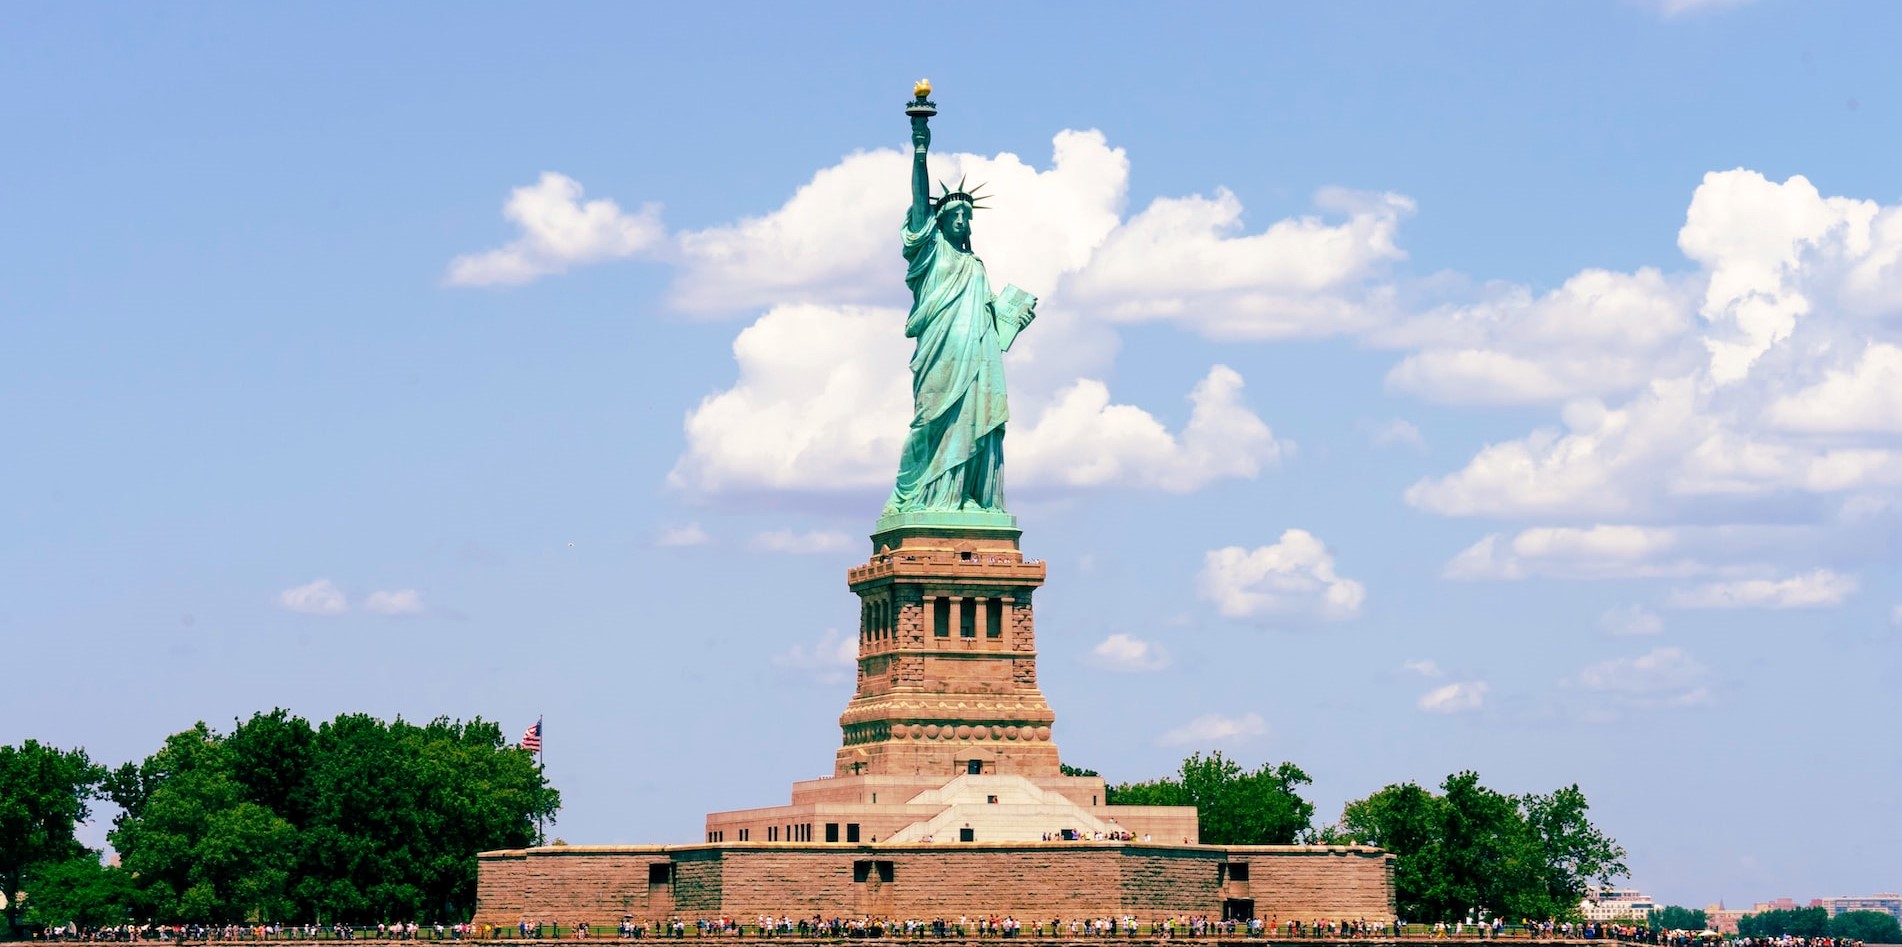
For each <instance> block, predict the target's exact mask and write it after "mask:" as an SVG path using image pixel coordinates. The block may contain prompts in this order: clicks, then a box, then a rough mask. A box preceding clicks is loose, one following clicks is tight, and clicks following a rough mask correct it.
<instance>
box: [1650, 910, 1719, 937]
mask: <svg viewBox="0 0 1902 947" xmlns="http://www.w3.org/2000/svg"><path fill="white" fill-rule="evenodd" d="M1645 923H1646V924H1647V925H1649V926H1650V928H1651V929H1652V930H1654V931H1701V930H1706V929H1708V928H1707V925H1708V918H1706V917H1705V914H1704V911H1703V909H1701V908H1687V907H1680V906H1678V905H1675V904H1670V905H1666V906H1664V907H1661V908H1658V909H1657V910H1655V911H1652V912H1651V913H1650V914H1648V915H1646V916H1645Z"/></svg>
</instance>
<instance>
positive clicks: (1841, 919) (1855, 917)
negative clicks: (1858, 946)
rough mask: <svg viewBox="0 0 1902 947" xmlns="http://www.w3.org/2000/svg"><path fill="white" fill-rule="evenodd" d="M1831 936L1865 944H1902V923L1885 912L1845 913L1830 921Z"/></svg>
mask: <svg viewBox="0 0 1902 947" xmlns="http://www.w3.org/2000/svg"><path fill="white" fill-rule="evenodd" d="M1829 936H1831V937H1845V938H1848V939H1850V940H1859V941H1862V942H1863V943H1865V944H1902V922H1898V921H1897V920H1896V919H1895V915H1893V914H1889V913H1887V912H1884V911H1844V912H1843V913H1841V914H1838V915H1836V916H1835V917H1832V918H1830V919H1829Z"/></svg>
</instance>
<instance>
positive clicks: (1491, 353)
mask: <svg viewBox="0 0 1902 947" xmlns="http://www.w3.org/2000/svg"><path fill="white" fill-rule="evenodd" d="M1693 309H1694V300H1693V298H1692V297H1691V296H1690V294H1688V293H1687V292H1685V290H1684V288H1683V287H1681V286H1678V285H1674V284H1673V283H1672V282H1670V281H1669V280H1667V279H1666V278H1665V277H1664V275H1663V274H1661V273H1660V272H1658V271H1657V270H1653V269H1644V270H1639V271H1638V272H1636V273H1614V272H1610V271H1607V270H1585V271H1584V272H1581V273H1579V274H1577V275H1575V276H1573V277H1572V278H1571V279H1569V280H1567V281H1566V282H1565V284H1564V285H1563V286H1561V287H1559V288H1558V289H1555V290H1552V291H1551V292H1549V293H1547V294H1545V295H1544V296H1539V297H1534V296H1533V295H1532V293H1531V291H1530V290H1528V289H1526V288H1525V287H1522V286H1498V287H1492V288H1491V289H1490V291H1489V292H1488V294H1487V296H1486V298H1484V299H1482V300H1481V301H1479V302H1476V303H1472V304H1469V305H1465V306H1451V307H1447V308H1444V309H1441V310H1438V311H1435V312H1432V313H1429V314H1428V315H1426V316H1424V317H1421V318H1420V319H1418V320H1415V322H1414V323H1413V324H1411V325H1409V326H1407V327H1405V328H1404V329H1401V330H1396V337H1397V338H1405V337H1413V338H1417V339H1419V340H1420V341H1422V342H1424V347H1423V348H1422V349H1421V350H1420V351H1418V352H1415V353H1414V354H1412V355H1408V356H1407V357H1406V358H1405V359H1403V360H1402V361H1401V362H1400V364H1399V365H1396V366H1394V368H1393V369H1392V371H1390V372H1389V373H1388V375H1387V383H1388V384H1389V385H1391V386H1392V387H1394V388H1397V389H1399V390H1401V391H1406V392H1409V393H1412V394H1416V395H1419V396H1421V397H1424V398H1429V399H1432V400H1435V401H1442V402H1447V403H1452V404H1531V403H1541V402H1544V403H1561V402H1564V401H1567V400H1570V399H1573V398H1581V397H1590V396H1601V395H1610V394H1618V393H1624V392H1630V391H1635V390H1637V389H1639V388H1642V387H1644V386H1645V385H1646V384H1648V383H1649V382H1650V381H1651V379H1653V378H1656V377H1658V375H1660V374H1664V373H1667V372H1668V373H1676V372H1679V371H1683V370H1688V369H1689V368H1691V367H1692V366H1693V365H1694V359H1695V355H1696V349H1695V347H1694V346H1693V345H1692V344H1690V343H1691V340H1692V330H1693V329H1694V328H1695V322H1696V319H1695V316H1694V314H1693Z"/></svg>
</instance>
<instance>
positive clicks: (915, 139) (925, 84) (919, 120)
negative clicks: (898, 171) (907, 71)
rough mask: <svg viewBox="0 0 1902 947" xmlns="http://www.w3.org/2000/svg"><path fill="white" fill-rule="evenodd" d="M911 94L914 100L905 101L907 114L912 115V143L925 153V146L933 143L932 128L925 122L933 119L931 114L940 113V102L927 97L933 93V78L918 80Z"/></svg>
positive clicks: (921, 152) (920, 152)
mask: <svg viewBox="0 0 1902 947" xmlns="http://www.w3.org/2000/svg"><path fill="white" fill-rule="evenodd" d="M911 94H912V96H913V98H912V100H911V101H910V102H907V103H905V114H906V115H909V116H911V140H912V143H913V144H914V145H915V146H916V147H917V149H918V153H919V154H924V153H925V148H926V147H927V146H928V145H930V143H931V130H930V129H929V128H927V127H926V126H925V123H926V122H929V121H931V116H933V115H936V114H938V104H937V103H936V102H933V101H931V100H930V99H929V98H926V96H929V95H930V94H931V80H930V79H920V80H918V82H917V84H915V85H913V86H912V87H911Z"/></svg>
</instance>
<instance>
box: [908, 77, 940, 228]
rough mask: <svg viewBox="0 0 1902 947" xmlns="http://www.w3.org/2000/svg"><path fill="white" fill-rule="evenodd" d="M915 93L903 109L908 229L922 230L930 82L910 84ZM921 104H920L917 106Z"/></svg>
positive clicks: (927, 210)
mask: <svg viewBox="0 0 1902 947" xmlns="http://www.w3.org/2000/svg"><path fill="white" fill-rule="evenodd" d="M912 94H914V95H916V96H917V99H915V100H914V101H913V103H912V108H911V109H908V110H907V114H909V115H910V116H911V214H910V215H909V223H910V225H911V229H913V230H920V229H923V227H924V225H925V221H926V220H929V219H930V218H931V179H930V177H929V176H927V175H926V173H925V157H926V155H927V154H928V153H929V152H930V151H931V126H930V125H929V124H927V123H928V122H930V121H931V116H932V114H933V113H934V112H936V111H937V110H936V109H935V108H933V109H931V111H925V110H924V109H925V108H929V107H930V104H931V103H930V100H928V99H926V98H925V97H926V96H928V95H930V94H931V81H930V80H929V79H920V80H918V84H917V85H915V86H913V87H912ZM921 106H922V107H921Z"/></svg>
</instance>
